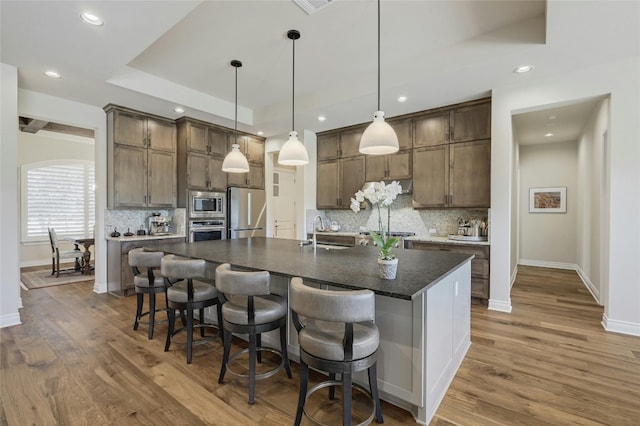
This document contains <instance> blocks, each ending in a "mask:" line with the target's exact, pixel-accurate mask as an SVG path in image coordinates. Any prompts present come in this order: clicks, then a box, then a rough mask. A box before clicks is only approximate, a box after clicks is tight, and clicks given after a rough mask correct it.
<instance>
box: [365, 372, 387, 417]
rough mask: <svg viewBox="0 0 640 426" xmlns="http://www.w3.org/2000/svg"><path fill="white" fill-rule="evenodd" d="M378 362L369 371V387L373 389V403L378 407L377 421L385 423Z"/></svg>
mask: <svg viewBox="0 0 640 426" xmlns="http://www.w3.org/2000/svg"><path fill="white" fill-rule="evenodd" d="M376 364H377V363H374V364H373V365H372V366H371V367H369V369H368V371H367V373H368V375H369V389H371V398H373V403H374V404H375V408H376V421H377V422H378V423H384V419H383V418H382V407H381V406H380V397H379V396H378V373H377V370H378V369H377V367H376Z"/></svg>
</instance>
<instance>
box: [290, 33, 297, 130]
mask: <svg viewBox="0 0 640 426" xmlns="http://www.w3.org/2000/svg"><path fill="white" fill-rule="evenodd" d="M292 42H293V63H292V64H291V68H292V72H291V131H292V132H293V131H295V130H296V121H295V120H296V118H295V110H296V96H295V93H296V39H295V38H293V39H292Z"/></svg>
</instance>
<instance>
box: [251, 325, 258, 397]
mask: <svg viewBox="0 0 640 426" xmlns="http://www.w3.org/2000/svg"><path fill="white" fill-rule="evenodd" d="M257 336H259V335H256V334H255V333H250V334H249V404H253V403H254V397H255V393H256V342H257V340H258V337H257ZM258 353H259V351H258Z"/></svg>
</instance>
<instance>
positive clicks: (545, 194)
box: [529, 186, 567, 213]
mask: <svg viewBox="0 0 640 426" xmlns="http://www.w3.org/2000/svg"><path fill="white" fill-rule="evenodd" d="M566 212H567V187H566V186H558V187H549V188H529V213H566Z"/></svg>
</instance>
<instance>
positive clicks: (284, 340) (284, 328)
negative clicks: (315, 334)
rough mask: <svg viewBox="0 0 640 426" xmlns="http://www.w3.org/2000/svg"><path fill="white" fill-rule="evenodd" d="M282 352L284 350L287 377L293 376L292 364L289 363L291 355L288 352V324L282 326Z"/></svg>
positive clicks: (283, 359)
mask: <svg viewBox="0 0 640 426" xmlns="http://www.w3.org/2000/svg"><path fill="white" fill-rule="evenodd" d="M280 352H282V362H283V364H284V369H285V371H286V372H287V377H288V378H291V365H290V364H289V356H288V354H287V325H286V324H283V325H282V327H280Z"/></svg>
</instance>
